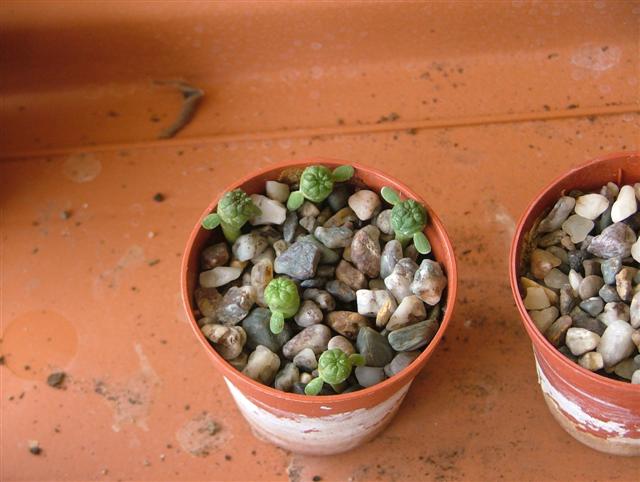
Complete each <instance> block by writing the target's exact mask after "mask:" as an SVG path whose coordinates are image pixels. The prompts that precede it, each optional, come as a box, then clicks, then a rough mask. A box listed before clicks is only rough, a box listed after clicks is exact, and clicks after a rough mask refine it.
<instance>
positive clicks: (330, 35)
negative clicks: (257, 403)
mask: <svg viewBox="0 0 640 482" xmlns="http://www.w3.org/2000/svg"><path fill="white" fill-rule="evenodd" d="M125 5H126V8H125ZM469 12H472V13H473V14H469ZM639 16H640V5H639V4H638V2H634V1H632V2H603V1H596V2H581V3H577V2H563V3H553V2H538V3H529V2H494V3H475V4H470V3H465V2H457V3H451V4H444V3H437V4H429V5H424V4H420V3H410V4H402V5H390V4H382V3H380V4H377V5H375V6H371V5H367V4H363V3H357V4H353V5H350V6H349V7H345V6H344V5H342V6H340V5H338V4H335V3H328V2H326V3H313V4H309V3H307V2H304V3H303V2H296V3H279V2H273V3H269V4H268V5H267V6H265V7H260V8H258V7H257V6H256V4H255V3H252V2H245V3H241V4H237V3H204V2H200V3H194V2H191V3H189V4H182V3H180V4H178V3H172V2H161V3H155V4H153V3H150V2H139V3H128V4H124V3H119V2H109V4H108V6H105V5H102V4H100V5H98V4H96V3H89V2H83V3H82V4H80V3H79V2H56V3H55V4H54V3H53V2H46V3H45V2H39V3H33V2H30V3H25V2H21V3H17V2H6V1H5V2H3V3H2V5H0V26H1V28H0V54H1V55H0V68H1V70H2V75H1V76H0V94H1V95H2V99H1V102H0V125H1V126H2V128H1V129H0V145H1V147H2V148H1V149H0V151H1V152H0V157H2V158H3V159H2V161H0V180H1V183H2V184H1V189H0V207H1V219H0V230H1V236H2V237H1V243H2V245H1V253H0V254H1V258H2V261H1V262H2V264H1V268H0V274H1V279H0V283H1V290H2V293H1V296H2V299H1V301H2V303H1V306H0V323H1V326H0V330H1V332H2V345H1V347H0V353H2V354H3V355H4V357H5V364H4V365H3V366H1V367H0V377H1V378H0V381H1V384H2V386H1V395H0V396H1V412H0V413H1V415H2V420H1V424H0V430H1V432H0V444H1V445H0V448H1V449H2V450H1V451H0V456H1V457H2V460H0V470H1V472H0V478H2V479H3V480H32V479H49V480H79V479H95V480H119V479H122V480H133V479H136V480H160V479H173V480H178V479H182V480H183V479H187V480H199V479H216V480H222V479H224V480H255V479H258V478H261V479H263V480H287V477H289V478H290V479H292V480H299V481H307V480H310V479H311V478H312V477H313V476H315V475H319V476H321V477H322V478H323V480H349V479H350V480H354V481H358V480H376V479H378V480H416V479H418V478H429V479H434V480H445V481H453V480H462V479H467V480H486V479H491V480H493V479H498V478H500V477H502V478H504V479H506V480H533V479H537V480H539V479H545V480H571V479H580V480H585V479H587V480H591V479H593V480H606V479H609V478H612V477H613V476H614V475H615V476H617V477H618V480H633V479H634V478H636V477H637V459H636V460H633V459H627V458H616V457H613V456H606V455H603V454H599V453H596V452H594V451H592V450H590V449H588V448H585V447H584V446H582V445H581V444H579V443H578V442H575V441H574V440H573V439H572V438H571V437H570V436H569V435H567V434H566V433H565V432H564V430H563V429H562V428H561V427H560V426H558V425H557V423H556V422H555V421H554V419H553V418H552V416H551V415H550V414H549V412H548V410H547V407H546V406H545V404H544V401H543V398H542V394H541V393H540V390H539V388H538V386H537V382H536V375H535V369H534V363H533V357H532V352H531V346H530V342H529V340H528V338H527V336H526V334H525V332H524V330H523V329H522V327H521V323H520V317H519V314H518V312H517V310H516V308H515V306H514V303H513V300H512V297H511V292H510V288H509V278H508V249H509V244H510V241H511V237H512V235H513V232H514V227H515V220H516V219H517V218H518V217H519V216H520V214H521V213H522V211H523V210H524V208H525V207H526V206H527V205H528V204H529V202H530V201H531V200H532V199H533V198H534V196H535V195H536V194H537V193H538V192H539V191H540V190H541V189H542V188H543V187H544V186H545V185H547V184H548V182H549V181H550V180H551V179H553V178H554V177H556V176H558V175H560V174H561V173H562V172H563V171H565V170H566V169H568V168H570V167H572V166H576V165H578V164H580V163H582V162H583V161H585V160H587V159H589V158H593V157H595V156H597V155H601V154H603V153H605V152H611V151H625V150H627V151H628V150H638V149H639V148H640V135H639V134H638V133H639V132H640V129H639V127H640V116H639V115H638V110H639V107H638V98H639V95H638V94H639V92H638V89H639V88H638V86H639V84H640V79H639V72H640V65H639V64H638V62H639V61H638V59H639V58H640V55H639V54H640V52H639V50H638V49H639V46H638V38H639V37H640V27H639V26H638V25H639V24H638V18H639ZM432 31H433V32H432ZM274 32H278V34H276V33H274ZM198 44H199V45H200V46H199V47H196V45H198ZM427 73H428V75H426V74H427ZM445 74H446V75H445ZM178 77H180V78H184V79H186V80H188V81H190V82H192V83H193V84H194V85H197V86H198V87H201V88H203V89H204V90H205V91H206V96H205V99H204V100H203V103H202V105H201V107H200V109H199V110H198V112H197V115H196V117H195V118H194V120H193V121H192V123H191V124H189V125H188V126H187V128H186V129H184V130H183V131H182V132H181V133H179V134H178V136H177V137H176V138H175V139H172V140H169V141H156V140H154V138H155V136H156V135H157V133H158V132H159V131H160V130H161V128H162V127H165V126H166V125H168V124H169V123H170V122H171V120H172V119H173V117H174V116H175V115H176V113H177V110H178V109H179V102H180V96H179V94H178V93H177V92H175V91H172V90H171V89H166V88H162V89H159V88H157V87H155V86H154V85H153V84H152V81H153V80H158V79H167V78H178ZM454 84H455V85H454ZM545 106H546V107H545ZM391 113H397V114H398V116H399V118H398V119H397V120H390V119H393V118H395V116H390V114H391ZM113 114H115V115H113ZM156 120H157V121H156ZM413 129H416V130H413ZM312 156H322V157H333V158H342V159H351V160H353V161H356V162H360V163H362V164H364V165H369V166H374V167H376V168H378V169H380V170H383V171H385V172H387V173H388V174H389V175H391V176H394V177H396V178H398V179H399V180H400V181H403V182H405V183H406V184H407V185H408V186H409V187H410V188H411V189H412V190H414V191H415V192H416V193H417V194H419V195H420V196H421V197H423V198H424V199H425V200H426V201H427V202H428V203H429V205H430V206H431V207H432V208H433V209H434V211H436V212H437V213H438V214H439V216H440V217H441V219H442V221H443V223H444V225H445V226H446V229H447V232H448V233H449V235H450V236H451V239H452V241H453V244H454V247H455V250H456V254H457V260H458V269H459V289H458V303H457V309H456V312H455V313H454V317H453V320H452V322H451V325H450V327H449V329H448V330H447V334H446V337H445V339H444V340H443V341H442V343H441V345H440V347H439V348H438V349H437V350H436V352H435V353H434V355H433V357H432V358H431V359H430V360H429V363H428V364H427V366H426V367H425V370H423V371H422V372H421V373H420V375H419V376H418V377H417V379H416V381H415V383H414V385H413V387H412V388H411V390H410V391H409V393H408V395H407V398H406V399H405V402H404V403H403V406H402V408H401V410H400V412H399V413H398V415H397V417H396V418H395V419H394V420H393V422H392V423H391V424H390V426H389V427H388V429H387V430H385V431H384V432H383V433H382V434H381V435H380V436H379V437H378V438H377V439H375V440H374V441H372V442H371V443H369V444H367V445H366V446H365V447H364V448H362V449H360V450H356V451H353V452H350V453H347V454H344V455H339V456H334V457H332V458H330V459H326V458H314V457H303V456H296V455H293V454H289V453H286V452H283V451H281V450H279V449H276V448H274V447H272V446H270V445H268V444H266V443H263V442H260V441H258V440H256V439H254V438H253V436H252V435H251V433H250V430H249V428H248V426H247V425H246V423H245V422H244V420H243V419H242V418H241V416H240V415H239V413H238V412H237V410H236V408H235V406H234V405H233V402H232V400H231V397H230V396H229V394H228V393H227V390H226V387H224V385H223V383H222V378H221V376H220V375H219V374H218V373H217V372H216V371H215V369H214V368H213V367H212V366H211V362H210V360H209V359H208V357H207V354H206V353H205V352H204V351H203V350H202V349H201V347H200V346H199V344H198V342H197V340H196V339H195V337H194V336H193V333H192V332H191V329H190V327H189V325H188V323H187V320H186V318H185V314H184V311H183V308H182V305H181V301H180V296H179V294H180V293H179V292H180V286H179V278H180V276H179V274H180V257H181V256H182V252H183V249H184V246H185V243H186V240H187V237H188V235H189V232H190V230H191V228H192V226H193V225H194V223H195V221H196V220H197V218H198V216H199V215H200V213H201V212H202V210H203V208H204V207H205V206H206V205H207V203H208V202H209V201H210V200H211V199H212V198H213V197H214V196H215V195H216V194H217V193H218V192H219V190H220V189H222V188H223V187H224V186H226V185H228V184H230V183H231V182H233V181H234V180H235V179H237V178H238V177H239V176H242V175H245V174H247V173H248V172H250V171H252V170H254V169H256V168H259V167H264V166H267V165H268V164H269V163H272V162H277V161H280V160H283V159H291V158H304V157H312ZM157 192H162V193H164V194H165V195H166V200H165V201H164V202H161V203H158V202H155V201H154V200H153V196H154V194H155V193H157ZM65 210H68V211H69V212H70V217H69V218H68V219H63V218H62V217H61V216H60V213H61V212H62V211H65ZM43 319H46V320H49V322H48V323H46V322H44V321H43ZM26 365H28V366H29V369H26V368H25V366H26ZM59 369H63V370H64V371H65V372H67V373H68V379H67V381H66V382H65V388H64V389H63V390H56V389H53V388H51V387H49V386H48V385H47V384H46V383H45V380H46V377H47V375H48V374H49V373H50V372H51V371H52V370H59ZM204 412H206V413H204ZM211 422H215V423H216V424H218V425H219V431H218V432H216V433H214V434H213V435H210V432H213V430H212V428H213V425H212V423H211ZM29 440H38V441H39V442H40V446H41V447H42V449H43V452H42V454H41V455H39V456H34V455H32V454H30V453H29V451H28V448H27V447H28V441H29ZM205 452H206V453H207V454H208V455H205V454H204V453H205ZM193 453H198V454H200V456H197V455H193Z"/></svg>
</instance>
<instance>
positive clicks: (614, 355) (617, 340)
mask: <svg viewBox="0 0 640 482" xmlns="http://www.w3.org/2000/svg"><path fill="white" fill-rule="evenodd" d="M632 333H633V328H631V325H630V324H629V323H627V322H626V321H622V320H616V321H613V322H611V323H609V326H607V329H606V330H604V333H603V335H602V338H601V339H600V343H599V344H598V353H600V354H601V355H602V359H603V361H604V366H605V367H606V368H610V367H612V366H614V365H616V364H617V363H619V362H621V361H622V360H624V359H625V358H627V357H629V356H630V355H631V354H632V353H633V351H634V350H635V348H636V347H635V345H634V344H633V341H631V334H632Z"/></svg>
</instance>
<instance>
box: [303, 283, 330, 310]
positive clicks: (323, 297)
mask: <svg viewBox="0 0 640 482" xmlns="http://www.w3.org/2000/svg"><path fill="white" fill-rule="evenodd" d="M302 299H304V300H313V301H315V302H316V304H317V305H318V306H319V307H320V309H321V310H324V311H333V310H334V309H335V307H336V301H335V300H334V299H333V296H331V295H330V294H329V293H328V292H326V291H325V290H319V289H317V288H308V289H306V290H304V292H303V293H302Z"/></svg>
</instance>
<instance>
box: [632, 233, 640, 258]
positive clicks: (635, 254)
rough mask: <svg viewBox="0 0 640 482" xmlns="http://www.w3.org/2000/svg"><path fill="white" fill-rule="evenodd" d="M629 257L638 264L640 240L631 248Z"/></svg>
mask: <svg viewBox="0 0 640 482" xmlns="http://www.w3.org/2000/svg"><path fill="white" fill-rule="evenodd" d="M631 256H632V257H633V259H635V260H636V261H637V262H638V263H640V238H638V240H637V241H636V242H635V243H633V246H631Z"/></svg>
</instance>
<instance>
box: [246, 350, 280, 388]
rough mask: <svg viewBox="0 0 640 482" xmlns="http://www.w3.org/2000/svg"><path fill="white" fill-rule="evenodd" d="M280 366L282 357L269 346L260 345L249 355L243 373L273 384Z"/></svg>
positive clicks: (259, 380)
mask: <svg viewBox="0 0 640 482" xmlns="http://www.w3.org/2000/svg"><path fill="white" fill-rule="evenodd" d="M279 368H280V358H279V357H278V355H276V354H275V353H273V352H272V351H271V350H269V349H268V348H267V347H265V346H262V345H258V346H257V347H256V349H255V350H254V351H253V353H251V355H249V360H248V361H247V366H245V367H244V370H242V373H244V374H245V375H246V376H248V377H249V378H251V379H253V380H256V381H258V382H260V383H264V384H265V385H271V384H272V383H273V380H274V379H275V376H276V373H277V372H278V369H279Z"/></svg>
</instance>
